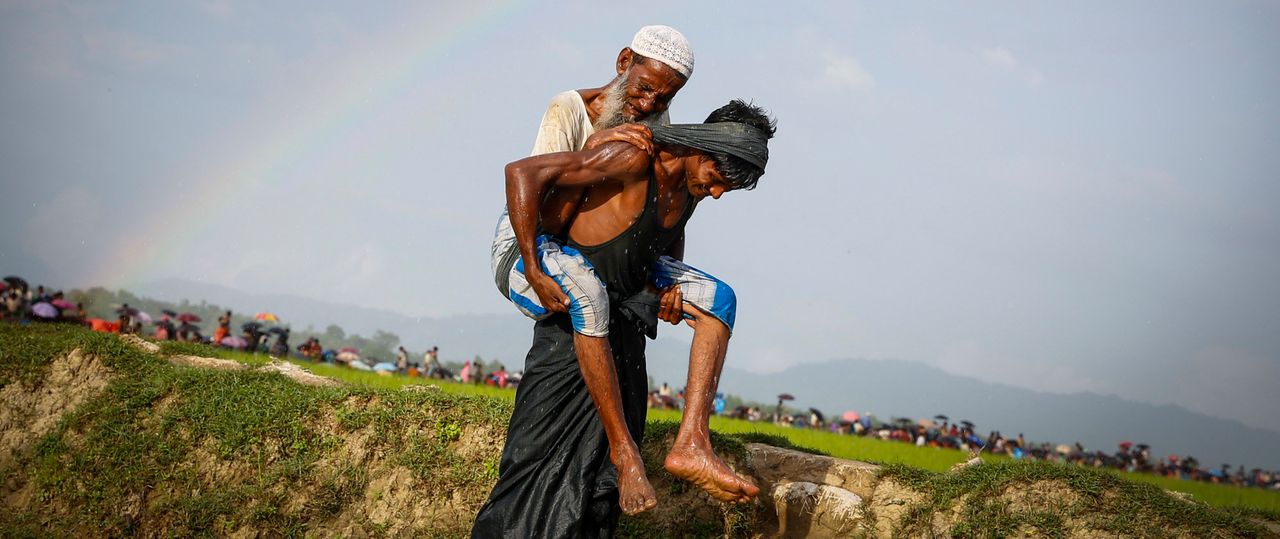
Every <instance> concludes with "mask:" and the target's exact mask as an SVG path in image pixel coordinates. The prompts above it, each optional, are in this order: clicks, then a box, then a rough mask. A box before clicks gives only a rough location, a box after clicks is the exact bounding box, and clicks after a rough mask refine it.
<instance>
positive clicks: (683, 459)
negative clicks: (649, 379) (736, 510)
mask: <svg viewBox="0 0 1280 539" xmlns="http://www.w3.org/2000/svg"><path fill="white" fill-rule="evenodd" d="M685 312H687V313H689V314H690V315H693V316H694V322H693V324H691V325H693V345H692V346H690V347H689V381H688V385H687V386H686V387H685V396H684V398H685V408H684V414H683V415H682V416H681V417H680V430H679V432H677V433H676V443H675V445H674V446H673V447H672V448H671V453H668V454H667V458H666V462H665V463H664V464H665V466H666V468H667V471H668V472H671V475H674V476H676V477H679V478H681V479H684V480H686V481H690V482H692V483H694V484H696V485H698V486H699V487H702V489H703V490H705V491H707V493H708V494H711V496H712V497H714V498H715V499H717V500H720V501H725V502H745V501H750V500H751V499H752V498H754V497H755V496H756V495H757V494H759V493H760V489H759V488H757V487H756V486H755V485H754V484H752V483H751V481H749V480H747V479H745V478H743V477H742V476H739V475H738V474H736V473H734V472H733V470H731V469H729V467H728V466H727V465H725V463H724V461H722V460H720V457H718V456H716V454H715V451H713V450H712V448H711V435H710V432H709V428H710V427H709V426H708V423H709V422H710V421H711V404H712V401H713V400H714V399H715V395H716V387H717V386H719V385H720V371H721V369H723V368H724V357H725V352H726V351H727V350H728V347H729V328H728V327H726V326H725V325H724V323H723V322H720V321H719V320H717V319H716V318H715V317H713V316H709V315H707V314H706V313H703V312H701V311H699V310H697V309H695V308H693V307H692V306H690V305H689V304H687V303H686V304H685Z"/></svg>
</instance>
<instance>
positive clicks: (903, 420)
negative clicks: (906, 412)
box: [893, 417, 915, 425]
mask: <svg viewBox="0 0 1280 539" xmlns="http://www.w3.org/2000/svg"><path fill="white" fill-rule="evenodd" d="M893 422H894V423H899V424H902V425H910V424H912V423H915V421H912V420H911V418H909V417H899V418H897V419H895V420H893Z"/></svg>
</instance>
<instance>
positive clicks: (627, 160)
mask: <svg viewBox="0 0 1280 539" xmlns="http://www.w3.org/2000/svg"><path fill="white" fill-rule="evenodd" d="M579 153H581V154H583V156H584V157H585V160H584V165H586V166H587V168H590V169H593V170H597V171H600V172H603V173H606V174H608V175H609V176H611V177H613V178H614V179H617V180H622V181H636V180H647V179H648V178H649V173H650V171H651V169H652V167H653V161H652V158H650V157H649V154H647V153H645V151H644V150H641V149H640V148H637V147H635V146H634V145H632V144H628V143H626V142H622V141H616V142H607V143H605V144H602V145H600V147H599V148H596V149H594V150H587V151H583V152H579Z"/></svg>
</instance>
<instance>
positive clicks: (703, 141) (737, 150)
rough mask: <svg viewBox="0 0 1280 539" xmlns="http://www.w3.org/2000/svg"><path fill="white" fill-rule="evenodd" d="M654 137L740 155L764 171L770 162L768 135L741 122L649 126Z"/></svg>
mask: <svg viewBox="0 0 1280 539" xmlns="http://www.w3.org/2000/svg"><path fill="white" fill-rule="evenodd" d="M648 127H649V130H650V131H652V132H653V140H654V141H655V142H660V143H663V144H678V145H680V146H687V147H689V148H693V149H695V150H702V151H704V152H707V153H712V154H727V155H732V156H734V157H738V158H740V159H742V160H743V161H746V162H748V163H751V164H752V165H754V166H756V167H759V168H760V170H761V171H762V172H763V171H764V166H765V164H766V163H768V162H769V136H768V135H766V134H765V133H764V132H763V131H761V130H759V129H756V128H755V127H752V126H750V125H747V124H744V123H738V122H719V123H710V124H675V125H649V126H648Z"/></svg>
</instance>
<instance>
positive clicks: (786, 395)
mask: <svg viewBox="0 0 1280 539" xmlns="http://www.w3.org/2000/svg"><path fill="white" fill-rule="evenodd" d="M778 400H780V401H793V400H796V398H795V397H793V396H792V395H791V394H790V393H783V394H781V395H778Z"/></svg>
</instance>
